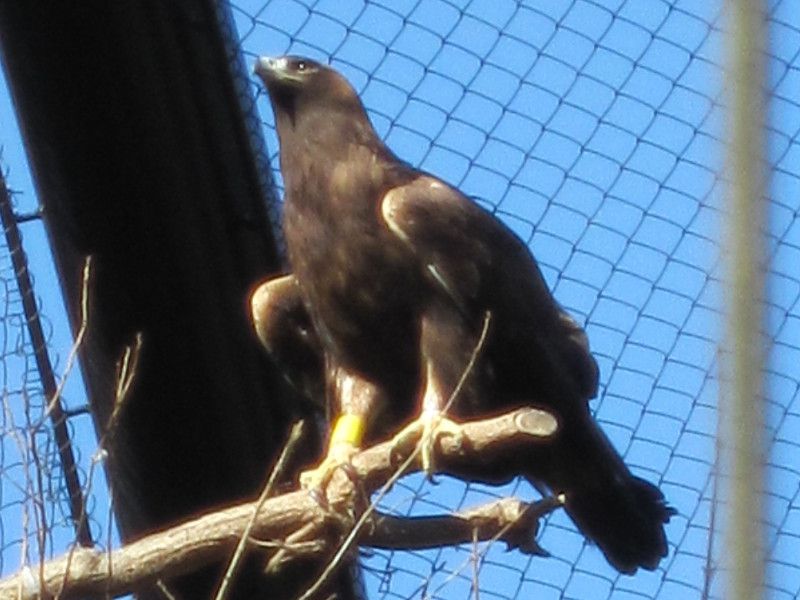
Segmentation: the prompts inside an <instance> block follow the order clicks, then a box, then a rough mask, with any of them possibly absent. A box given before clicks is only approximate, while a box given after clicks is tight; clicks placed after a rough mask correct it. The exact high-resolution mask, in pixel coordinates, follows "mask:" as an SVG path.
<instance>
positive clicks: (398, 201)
mask: <svg viewBox="0 0 800 600" xmlns="http://www.w3.org/2000/svg"><path fill="white" fill-rule="evenodd" d="M256 73H257V74H258V75H259V76H260V78H261V79H262V81H263V82H264V85H265V86H266V89H267V91H268V92H269V97H270V100H271V103H272V108H273V111H274V113H275V120H276V126H277V132H278V137H279V140H280V164H281V172H282V174H283V180H284V185H285V206H284V231H285V237H286V245H287V249H288V258H289V263H290V266H291V270H292V275H287V276H285V277H283V278H281V279H279V280H276V281H273V282H268V283H267V284H265V286H264V287H263V288H262V289H261V290H259V292H257V294H256V296H255V302H254V312H255V313H256V314H258V313H259V311H263V310H265V303H264V300H265V298H267V297H271V298H272V299H274V298H276V297H277V298H280V302H279V304H280V303H282V305H283V306H284V307H291V308H290V309H289V310H288V311H285V314H298V313H297V311H298V310H299V311H300V312H303V311H305V313H306V314H307V315H308V316H309V317H310V324H313V336H314V337H313V339H311V338H309V339H311V342H310V345H308V346H305V345H304V343H300V344H299V348H300V349H301V352H300V355H301V356H302V354H303V352H306V351H310V352H311V353H312V354H313V352H314V350H315V349H316V350H317V351H318V352H319V353H320V354H318V355H317V356H320V355H321V356H324V363H325V364H324V369H325V373H326V380H327V382H328V386H329V388H330V389H329V390H328V397H329V401H330V402H331V403H332V404H333V411H334V412H335V414H336V416H337V419H336V422H335V425H334V429H333V432H332V434H331V441H330V448H329V452H328V457H327V458H326V460H325V461H323V464H322V465H321V466H320V467H319V468H318V470H317V471H315V472H312V475H311V477H310V479H309V480H308V481H307V484H309V485H316V484H321V483H324V481H325V480H326V477H327V476H329V473H330V470H331V469H332V468H334V467H335V466H336V465H338V464H341V463H343V462H346V461H347V458H348V456H349V455H350V453H352V452H353V451H354V449H355V448H358V447H359V446H360V445H361V444H362V443H363V442H364V441H365V435H366V436H372V435H376V432H379V431H388V432H396V430H397V429H399V426H400V425H402V424H404V423H406V422H408V421H409V420H410V419H411V418H412V417H414V416H415V415H416V416H417V420H416V421H414V422H413V424H412V428H413V427H419V428H422V429H423V430H424V432H425V433H426V434H428V436H429V435H430V434H431V433H432V432H433V431H441V430H446V429H448V428H452V427H455V425H454V424H453V423H452V422H451V421H449V420H447V419H446V418H445V416H444V414H443V409H444V407H445V405H446V404H447V402H448V399H450V398H451V396H453V393H454V391H455V390H456V389H457V388H458V393H457V395H456V396H455V398H454V402H453V405H452V406H451V407H449V408H448V410H447V415H448V416H453V417H456V418H473V417H480V416H488V415H492V414H497V413H501V412H506V411H508V410H511V409H513V408H515V407H519V406H523V405H536V406H540V407H542V408H545V409H546V410H548V411H549V412H551V413H553V414H554V415H555V416H556V418H557V419H558V423H559V426H558V432H557V433H556V435H555V436H554V438H553V439H551V440H548V441H547V442H546V443H540V444H536V445H533V446H532V447H531V448H526V449H525V450H524V451H522V452H519V453H517V455H516V456H515V457H514V458H506V459H504V460H503V461H502V464H501V463H498V464H497V465H495V467H496V469H497V478H498V479H503V478H508V477H510V476H512V475H524V476H525V477H527V478H528V479H529V480H531V481H532V482H534V483H535V484H537V485H545V486H546V487H547V488H549V489H550V490H552V491H553V492H556V493H563V494H564V495H565V498H566V502H565V509H566V511H567V513H568V514H569V516H570V517H571V518H572V520H573V521H574V522H575V524H576V525H577V526H578V528H579V529H580V530H581V532H583V534H584V535H586V536H587V537H588V538H589V539H591V540H592V541H594V542H595V543H596V544H597V545H598V546H599V547H600V549H601V550H602V552H603V553H604V554H605V556H606V558H607V559H608V561H609V562H610V563H611V564H612V565H613V566H614V567H615V568H617V569H618V570H619V571H621V572H623V573H633V572H635V571H636V569H637V568H638V567H642V568H645V569H654V568H656V566H657V565H658V563H659V561H660V559H661V558H662V557H664V556H666V554H667V540H666V536H665V533H664V523H666V522H667V521H668V520H669V518H670V516H671V515H672V514H673V513H674V511H673V510H672V509H671V508H669V507H668V506H667V505H666V502H665V500H664V496H663V495H662V494H661V492H660V491H659V490H658V489H657V488H656V487H655V486H653V485H651V484H650V483H648V482H646V481H644V480H642V479H640V478H638V477H636V476H634V475H633V474H631V472H630V471H629V470H628V468H627V467H626V466H625V464H624V463H623V461H622V458H621V457H620V455H619V454H618V453H617V452H616V451H615V449H614V448H613V446H612V445H611V443H610V442H609V440H608V438H607V437H606V436H605V435H604V433H603V432H602V431H601V429H600V427H599V426H598V425H597V423H596V422H595V421H594V419H593V418H592V416H591V414H590V412H589V406H588V401H589V399H590V398H592V397H594V396H595V395H596V393H597V386H598V368H597V363H596V362H595V360H594V358H593V357H592V355H591V354H590V352H589V344H588V340H587V338H586V334H585V333H584V331H583V329H582V328H581V327H580V326H579V325H578V324H577V323H576V322H575V321H574V320H573V319H572V318H571V317H570V316H569V315H568V314H567V313H566V312H565V311H564V310H563V309H562V308H561V307H560V306H559V305H558V303H557V302H556V301H555V299H554V298H553V296H552V294H551V293H550V291H549V289H548V288H547V285H546V283H545V281H544V278H543V277H542V274H541V272H540V270H539V268H538V265H537V263H536V261H535V259H534V258H533V256H532V255H531V253H530V251H529V249H528V247H527V246H526V245H525V244H524V243H523V242H522V241H521V240H520V239H518V238H517V237H516V236H515V235H514V234H513V233H512V232H511V231H510V230H509V229H508V228H507V227H506V226H505V225H504V224H503V223H502V222H501V221H499V220H498V219H497V218H495V217H494V216H493V215H492V214H491V213H489V212H487V211H486V210H484V209H483V208H481V207H480V206H478V205H477V204H476V203H474V202H472V201H471V200H469V199H468V198H467V197H465V196H464V195H463V194H462V193H461V192H459V191H458V190H457V189H455V188H453V187H452V186H450V185H448V184H447V183H445V182H443V181H442V180H440V179H438V178H436V177H435V176H433V175H431V174H429V173H425V172H423V171H420V170H418V169H415V168H413V167H411V166H409V165H408V164H407V163H405V162H403V161H401V160H400V159H398V158H397V157H396V156H395V155H394V154H393V153H392V152H391V151H390V150H389V149H388V148H387V147H386V145H385V144H384V143H383V142H382V141H381V139H380V138H379V137H378V135H377V134H376V132H375V130H374V129H373V127H372V125H371V124H370V121H369V119H368V117H367V114H366V111H365V110H364V107H363V105H362V103H361V101H360V99H359V97H358V95H357V94H356V92H355V91H354V90H353V88H352V86H351V85H350V84H349V83H348V82H347V80H346V79H345V78H344V77H342V76H341V75H340V74H339V73H337V72H336V71H334V70H333V69H331V68H330V67H328V66H325V65H322V64H319V63H317V62H315V61H313V60H310V59H308V58H302V57H295V56H284V57H280V58H265V57H264V58H260V59H258V61H257V64H256ZM266 304H269V302H266ZM263 322H264V321H263V320H262V325H263ZM486 323H488V327H485V324H486ZM309 327H311V325H310V326H309ZM267 337H268V335H267ZM481 340H482V341H481ZM476 348H479V349H480V350H479V351H478V352H477V358H476V356H475V355H476ZM469 364H472V367H471V368H469V369H468V368H467V366H468V365H469ZM465 374H466V377H464V376H465ZM462 379H463V380H462ZM420 411H421V412H420ZM423 439H425V438H423ZM427 439H430V438H429V437H428V438H427ZM425 456H426V460H425V461H424V462H426V463H427V464H428V466H429V462H430V451H429V449H428V451H427V452H426V453H425Z"/></svg>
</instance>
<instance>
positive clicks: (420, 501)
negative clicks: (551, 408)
mask: <svg viewBox="0 0 800 600" xmlns="http://www.w3.org/2000/svg"><path fill="white" fill-rule="evenodd" d="M768 5H769V11H770V18H771V23H772V41H771V47H770V53H771V58H770V63H769V66H770V71H769V84H768V85H769V90H770V92H771V98H772V102H771V105H770V114H769V126H770V138H769V159H770V161H771V164H772V165H773V167H774V171H773V177H772V180H771V188H770V192H769V198H770V202H769V211H770V212H769V215H770V221H769V225H768V240H769V253H770V259H771V263H770V272H769V285H770V287H769V295H768V301H767V306H768V310H767V317H768V332H769V334H770V337H771V339H772V340H773V344H772V352H771V356H770V362H769V364H768V366H767V369H766V372H767V376H768V377H767V383H768V387H767V394H766V395H767V400H768V401H767V413H766V414H767V422H768V439H769V442H770V447H769V449H770V456H769V461H768V464H769V466H768V470H767V473H768V476H769V485H768V491H767V493H768V495H767V506H768V510H767V515H766V517H767V523H768V525H769V533H770V546H769V547H770V549H771V559H772V562H771V563H770V569H769V573H768V583H769V586H770V597H771V598H776V599H777V598H780V599H784V598H786V599H788V598H796V597H798V594H799V593H800V568H798V566H797V560H796V558H795V556H797V555H798V554H800V498H799V497H798V490H799V489H800V472H799V471H798V469H797V466H796V465H797V446H796V445H795V440H797V439H798V437H799V436H800V429H799V428H800V400H799V399H798V385H799V382H800V379H799V378H798V375H797V372H798V371H797V365H798V364H800V274H798V271H797V265H798V264H800V219H798V213H799V212H800V169H799V168H798V165H800V161H799V160H798V159H800V143H799V142H798V133H799V132H800V104H798V101H797V97H798V96H797V90H798V89H800V88H798V83H799V82H800V23H799V20H800V16H798V15H800V2H798V1H797V0H783V1H773V2H770V3H768ZM233 15H234V19H235V22H236V25H237V28H238V31H239V35H240V37H241V40H242V50H243V52H244V54H245V57H246V61H247V62H248V63H249V64H252V61H253V60H254V59H255V57H256V56H257V55H259V54H282V53H287V52H291V53H297V54H306V55H309V56H311V57H314V58H317V59H320V60H323V61H325V62H330V63H331V64H333V65H334V66H335V67H337V68H339V69H340V70H342V71H343V72H344V73H345V74H346V75H347V77H348V78H349V79H350V80H351V82H352V83H353V84H354V86H355V87H356V89H357V90H358V91H359V93H360V94H361V95H362V98H363V99H364V102H365V105H366V106H367V108H368V110H369V112H370V116H371V118H372V120H373V123H374V124H375V126H376V128H377V130H378V131H379V133H380V134H381V135H382V136H384V137H385V139H386V140H387V143H388V144H389V146H390V147H391V148H392V149H393V150H394V151H395V152H396V153H397V154H398V155H400V156H401V157H402V158H404V159H406V160H408V161H409V162H411V163H413V164H415V165H418V166H421V167H422V168H424V169H426V170H429V171H431V172H433V173H435V174H437V175H439V176H440V177H442V178H444V179H445V180H447V181H449V182H450V183H452V184H454V185H457V186H458V187H460V188H461V189H462V190H464V191H465V192H466V193H467V194H469V195H471V196H472V197H474V198H475V199H476V201H478V202H481V203H483V204H484V205H485V206H487V207H489V208H491V209H492V210H494V211H495V212H496V214H497V215H498V216H499V217H500V218H502V219H503V220H504V221H505V222H506V223H507V224H508V225H509V226H510V227H511V228H512V229H513V230H514V231H515V232H516V233H517V234H518V235H519V236H520V237H522V238H523V239H524V240H525V241H526V242H528V243H529V245H530V247H531V248H532V250H533V252H534V254H535V255H536V257H537V259H538V260H539V262H540V265H541V266H542V270H543V272H544V274H545V276H546V278H547V280H548V283H549V284H550V285H551V287H552V288H553V289H554V292H555V295H556V297H557V298H558V300H559V301H560V302H561V303H562V304H563V305H564V306H565V307H567V309H568V310H569V311H570V312H571V313H573V314H574V315H575V316H576V317H577V318H578V319H579V320H580V321H582V322H585V323H586V328H587V331H588V334H589V337H590V340H591V345H592V350H593V352H594V353H595V355H596V357H597V359H598V362H599V363H600V367H601V371H602V387H601V394H600V397H599V398H598V400H595V401H594V403H593V407H594V409H595V410H596V412H597V417H598V419H599V420H600V421H601V422H602V424H603V427H604V429H605V431H606V432H607V433H608V435H609V436H610V438H611V439H612V441H613V442H614V444H615V445H616V446H617V448H618V449H619V450H620V452H622V453H623V455H624V456H625V459H626V462H627V463H628V464H629V465H630V466H631V468H632V470H634V471H635V472H636V473H638V474H640V475H642V476H643V477H645V478H647V479H649V480H651V481H653V482H656V483H658V484H659V485H660V487H661V488H662V490H663V491H664V492H665V494H666V495H667V497H668V498H669V500H670V502H671V503H672V504H673V505H674V506H675V507H676V508H677V510H678V512H679V515H678V516H676V517H675V518H674V519H673V521H672V523H670V525H669V526H668V529H667V533H668V537H669V540H670V556H669V557H668V558H667V559H666V560H665V561H664V562H663V563H662V566H661V568H660V569H659V570H657V571H656V572H654V573H640V574H639V575H637V576H636V577H633V578H630V577H619V576H617V574H616V573H615V572H614V571H613V570H611V569H610V568H609V567H608V566H607V565H606V564H605V562H604V560H603V558H602V556H601V555H600V553H599V552H598V551H597V550H596V549H594V548H591V547H588V546H586V545H585V544H584V541H583V538H582V537H581V536H579V535H578V534H577V533H576V532H575V531H574V528H573V527H572V525H571V524H570V523H569V521H568V519H566V518H565V516H564V515H562V514H559V513H556V514H554V515H553V516H552V517H551V518H550V519H549V520H548V522H547V525H546V527H545V528H544V530H543V532H542V534H541V539H540V542H541V543H542V545H543V546H544V547H545V548H547V549H548V550H549V551H550V552H551V553H552V554H553V557H551V558H547V559H544V558H533V559H532V558H528V557H524V556H521V555H519V554H518V553H515V552H511V553H505V552H504V551H503V549H502V548H500V547H499V546H493V547H491V548H489V549H488V551H487V553H486V555H485V558H484V562H483V564H482V566H481V568H480V572H479V581H480V589H481V598H515V597H523V598H524V597H536V598H545V599H549V598H591V599H594V598H598V599H599V598H619V599H630V598H634V597H636V598H639V597H655V598H663V599H667V598H670V599H671V598H699V597H700V590H701V589H702V585H703V576H704V572H703V569H704V566H705V554H706V548H707V545H708V537H709V525H710V506H711V504H710V498H711V494H712V486H711V482H712V478H711V469H712V465H713V460H714V438H713V435H714V432H715V429H716V421H717V414H716V406H717V391H718V390H717V380H716V377H715V368H716V343H717V340H718V338H719V333H720V324H721V321H720V319H721V317H720V314H721V312H720V311H721V306H722V304H721V301H722V298H721V289H720V283H719V278H720V269H719V249H720V246H719V240H720V230H721V224H722V218H723V217H722V216H723V214H724V210H723V204H722V197H721V192H722V186H721V184H720V176H719V171H720V167H721V165H722V161H723V154H722V151H723V145H722V140H723V138H724V127H725V120H724V117H725V115H724V111H723V110H722V108H721V105H722V102H723V99H722V98H721V93H722V82H723V78H722V69H721V64H722V60H723V56H722V52H723V49H724V41H725V40H724V36H723V34H722V30H721V28H722V17H721V16H720V5H719V4H718V3H716V2H703V3H698V2H691V1H675V2H673V3H668V2H664V1H662V0H637V1H624V0H594V1H588V0H587V1H585V0H573V1H560V0H547V1H545V0H541V1H535V0H530V1H526V2H512V1H510V0H494V1H490V0H473V1H471V2H469V1H467V0H464V1H456V0H452V1H443V0H422V1H416V0H414V1H410V0H399V1H398V0H392V1H390V0H375V1H372V2H369V3H366V4H365V3H364V2H361V1H357V0H344V1H333V0H320V1H318V2H313V1H311V0H303V1H300V0H272V1H265V0H258V1H253V2H250V1H242V2H236V3H234V7H233ZM253 93H254V94H256V95H257V106H258V110H259V113H260V115H261V117H262V119H263V121H264V133H265V137H266V139H267V145H268V148H269V152H270V158H271V159H272V165H273V168H275V169H276V168H277V154H276V153H277V141H276V139H275V135H274V129H273V126H272V115H271V111H270V109H269V104H268V102H267V99H266V97H265V95H264V94H263V92H261V91H260V90H258V88H257V86H256V85H255V82H253ZM0 125H1V126H2V130H1V131H2V136H3V137H2V139H0V143H2V144H3V146H4V152H3V156H2V165H3V167H4V169H8V170H9V172H8V180H9V185H10V186H11V187H13V188H15V189H18V190H21V191H22V194H21V195H20V196H18V199H17V208H18V210H19V211H20V212H28V211H30V210H33V208H34V207H35V193H34V191H33V190H32V188H31V184H30V180H29V175H28V171H27V166H26V165H25V162H24V155H23V153H22V150H21V142H20V141H19V137H18V136H16V134H15V133H14V130H13V122H12V115H11V113H10V110H9V106H8V98H7V96H6V95H3V96H2V98H0ZM278 180H279V181H280V178H278ZM23 234H24V235H25V242H26V249H27V251H28V254H29V258H30V259H31V261H32V269H33V271H34V273H35V275H36V278H37V288H36V289H37V293H38V295H39V296H40V297H41V299H42V304H43V312H44V314H45V315H46V316H48V317H49V319H50V321H51V323H52V328H53V337H52V348H53V350H54V353H55V354H57V355H59V356H60V357H61V362H60V364H61V365H63V360H64V358H65V357H66V354H67V352H68V349H69V347H70V343H71V342H70V339H69V333H68V331H67V327H66V324H65V323H64V317H63V309H62V308H61V306H60V298H59V296H58V291H57V288H56V283H55V279H54V276H53V273H52V266H51V262H50V257H49V251H48V250H47V247H46V242H45V238H44V236H43V233H42V231H41V226H40V225H38V224H36V223H31V224H27V225H24V226H23ZM2 264H5V263H2ZM71 386H72V387H71V388H69V389H70V393H69V394H68V397H69V398H70V399H74V401H75V402H76V404H80V403H81V402H82V400H80V397H81V392H80V386H79V382H78V381H77V380H75V381H73V383H72V384H71ZM75 427H76V438H77V439H78V440H79V445H80V447H81V456H82V459H83V463H82V464H84V465H87V464H88V463H87V461H88V457H89V456H90V455H91V452H92V451H93V449H94V439H93V437H92V433H91V430H90V427H89V426H88V418H86V417H83V418H80V419H77V420H75ZM3 443H4V444H5V443H6V440H4V442H3ZM4 464H6V463H4ZM3 484H4V488H3V489H4V492H3V499H2V503H0V506H2V507H3V515H2V522H3V527H4V531H3V543H4V544H7V543H8V542H9V541H10V540H12V539H15V538H14V535H15V534H14V533H13V532H14V531H15V530H14V529H13V526H14V524H13V521H14V516H13V515H14V514H18V511H17V513H13V512H10V514H12V517H11V518H8V516H7V515H8V514H9V512H7V511H14V510H16V509H15V507H14V506H13V505H12V506H10V507H9V508H6V507H8V506H9V504H10V503H9V501H8V500H7V498H8V497H10V496H9V494H12V492H8V491H7V489H8V488H10V486H6V479H3ZM96 489H102V486H96ZM504 494H514V495H519V496H521V497H524V498H533V497H534V496H535V495H534V493H533V492H532V491H531V490H530V489H529V487H528V486H527V484H521V483H516V484H512V485H509V486H506V487H504V488H502V489H497V488H485V487H480V486H474V485H465V484H463V483H461V482H457V481H451V480H442V481H441V483H440V485H438V486H431V485H429V484H426V483H424V482H423V481H422V480H421V478H419V477H410V478H407V479H405V480H403V482H402V483H401V485H398V486H397V487H396V488H395V490H394V491H393V492H392V494H391V495H390V496H389V498H387V500H386V501H385V505H386V507H387V508H390V509H391V510H395V511H397V512H399V513H413V514H426V513H431V512H437V513H439V512H444V511H447V510H452V509H458V508H462V507H467V506H472V505H475V504H477V503H480V502H485V501H486V500H488V499H491V498H494V497H496V496H497V495H504ZM96 501H97V502H98V503H99V504H98V508H97V510H96V512H95V513H94V514H95V515H98V516H97V519H96V520H98V521H99V523H98V524H100V525H102V526H103V527H105V526H106V522H105V519H104V517H103V516H102V515H103V514H105V512H104V510H103V509H102V505H103V502H104V500H103V499H102V495H99V496H98V498H97V499H96ZM717 543H718V541H717ZM14 552H16V553H17V555H18V553H19V548H18V546H12V547H11V548H10V549H6V550H4V552H3V555H2V556H3V564H2V569H3V571H4V572H7V571H8V570H11V569H14V568H15V567H16V566H17V565H18V564H19V563H18V561H19V559H18V558H17V557H15V554H14ZM469 552H470V548H466V547H464V548H456V549H445V550H441V551H427V552H409V553H406V552H403V553H400V552H398V553H385V552H376V553H371V554H370V555H369V556H368V557H366V558H365V565H366V567H367V574H366V582H367V586H368V589H369V592H370V596H369V597H370V598H406V597H413V598H417V597H421V596H422V591H421V589H422V587H421V586H423V583H424V582H425V581H426V580H430V583H429V584H428V585H427V588H426V590H427V594H429V597H432V598H461V597H467V594H468V592H469V586H470V583H471V580H472V566H471V565H470V563H469ZM15 561H16V562H15ZM387 571H388V572H390V573H391V576H388V575H386V572H387ZM713 589H714V590H715V591H716V592H717V594H719V590H720V588H719V582H718V581H715V585H714V588H713Z"/></svg>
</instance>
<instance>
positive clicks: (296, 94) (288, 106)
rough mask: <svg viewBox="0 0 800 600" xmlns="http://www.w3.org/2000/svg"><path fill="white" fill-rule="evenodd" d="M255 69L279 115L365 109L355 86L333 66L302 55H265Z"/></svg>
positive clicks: (258, 61) (294, 116) (349, 111)
mask: <svg viewBox="0 0 800 600" xmlns="http://www.w3.org/2000/svg"><path fill="white" fill-rule="evenodd" d="M255 73H256V75H258V76H259V78H260V79H261V81H263V82H264V86H265V87H266V88H267V91H268V92H269V97H270V100H271V101H272V107H273V109H274V110H275V113H276V117H278V118H279V119H280V117H281V116H282V115H285V116H288V117H289V118H290V119H291V121H292V122H294V120H295V118H296V115H297V114H298V113H301V112H302V113H303V114H309V113H313V112H316V111H315V110H314V109H315V108H316V109H322V110H323V111H325V112H326V113H327V114H328V115H331V114H332V113H335V112H336V111H337V110H342V111H345V112H348V113H350V114H352V111H353V110H356V111H358V112H362V113H363V112H364V108H363V106H362V104H361V100H360V99H359V98H358V94H356V91H355V90H354V89H353V86H351V85H350V83H348V81H347V80H346V79H345V78H344V77H343V76H342V75H341V74H339V73H337V72H336V71H335V70H333V69H332V68H330V67H328V66H326V65H323V64H321V63H318V62H316V61H314V60H311V59H310V58H305V57H302V56H279V57H276V58H273V57H268V56H262V57H259V58H258V60H257V61H256V66H255Z"/></svg>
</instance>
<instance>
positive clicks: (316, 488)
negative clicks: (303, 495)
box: [300, 367, 380, 497]
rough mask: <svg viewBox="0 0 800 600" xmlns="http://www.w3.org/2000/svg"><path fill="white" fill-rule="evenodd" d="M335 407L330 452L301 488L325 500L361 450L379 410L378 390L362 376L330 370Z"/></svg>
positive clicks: (303, 477)
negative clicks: (336, 477)
mask: <svg viewBox="0 0 800 600" xmlns="http://www.w3.org/2000/svg"><path fill="white" fill-rule="evenodd" d="M330 373H331V377H332V381H331V387H330V391H331V393H332V394H333V396H334V398H333V399H332V400H333V406H336V407H338V412H339V415H338V417H337V418H336V421H335V423H334V425H333V430H332V431H331V436H330V440H329V442H328V451H327V454H326V456H325V458H324V459H323V460H322V462H321V463H320V464H319V465H317V467H315V468H314V469H311V470H310V471H306V472H304V473H302V474H301V475H300V483H301V485H302V486H303V487H304V488H306V489H309V490H312V491H313V492H314V493H315V494H316V495H319V496H321V497H324V495H325V488H326V487H327V485H328V483H329V482H330V480H331V477H333V473H334V472H335V471H336V469H338V468H339V467H343V468H345V469H347V468H348V467H349V466H350V459H351V458H352V457H353V455H354V454H355V453H356V452H358V450H359V449H360V448H361V442H362V441H363V440H364V436H365V434H366V432H367V428H368V426H369V423H370V422H371V420H372V418H373V417H374V415H375V412H376V411H377V410H378V403H379V402H380V393H379V390H378V388H377V387H376V386H375V385H374V384H372V383H371V382H369V381H367V380H366V379H364V378H363V377H361V376H360V375H357V374H354V373H350V372H348V371H347V370H345V369H343V368H341V367H333V368H331V369H330Z"/></svg>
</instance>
